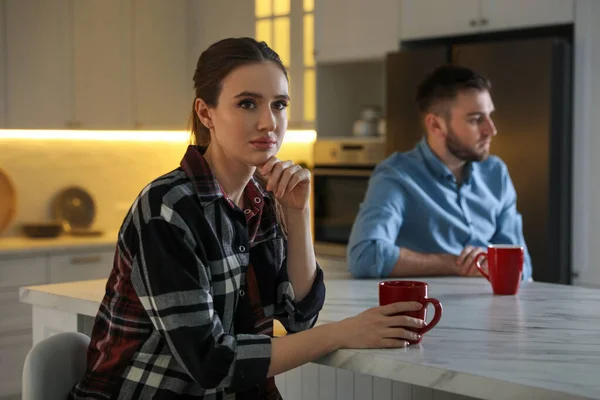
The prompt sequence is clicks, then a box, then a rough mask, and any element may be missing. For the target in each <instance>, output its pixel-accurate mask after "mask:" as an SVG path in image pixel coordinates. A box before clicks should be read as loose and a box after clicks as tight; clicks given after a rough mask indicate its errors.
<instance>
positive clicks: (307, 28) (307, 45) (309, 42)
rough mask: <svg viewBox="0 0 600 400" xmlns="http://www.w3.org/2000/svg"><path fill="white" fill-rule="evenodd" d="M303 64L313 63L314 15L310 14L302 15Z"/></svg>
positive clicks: (307, 65)
mask: <svg viewBox="0 0 600 400" xmlns="http://www.w3.org/2000/svg"><path fill="white" fill-rule="evenodd" d="M303 29H304V32H303V33H304V66H305V67H314V65H315V17H314V15H312V14H305V15H304V27H303Z"/></svg>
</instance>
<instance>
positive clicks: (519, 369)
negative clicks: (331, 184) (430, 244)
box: [21, 271, 600, 399]
mask: <svg viewBox="0 0 600 400" xmlns="http://www.w3.org/2000/svg"><path fill="white" fill-rule="evenodd" d="M326 276H327V278H326V286H327V299H326V303H325V307H324V309H323V311H322V312H321V315H320V319H319V322H318V324H324V323H328V322H334V321H339V320H341V319H343V318H346V317H351V316H354V315H356V314H358V313H360V312H361V311H363V310H366V309H367V308H369V307H372V306H376V305H377V304H378V295H377V283H378V281H377V280H352V279H348V278H347V276H346V274H344V273H343V272H339V271H338V272H335V273H328V271H326ZM418 280H424V281H427V282H428V283H429V295H430V297H435V298H437V299H439V300H440V301H441V302H442V305H443V308H444V314H443V317H442V319H441V321H440V323H439V324H438V326H437V327H436V328H434V329H433V330H431V331H430V332H428V333H427V334H426V335H425V337H424V339H423V342H422V343H421V344H420V345H417V346H411V347H409V348H407V349H393V350H388V349H377V350H354V349H344V350H340V351H337V352H335V353H332V354H329V355H327V356H325V357H322V358H321V359H319V360H317V361H316V362H317V363H318V364H322V365H327V366H331V367H335V368H342V369H346V370H350V371H354V372H358V373H362V374H368V375H372V376H376V377H379V378H385V379H391V380H394V381H398V382H404V383H410V384H413V385H418V386H423V387H428V388H432V389H436V390H443V391H446V392H451V393H456V394H459V395H465V396H472V397H475V398H483V399H583V398H596V399H600V307H599V306H598V305H599V304H600V290H596V289H587V288H580V287H573V286H563V285H550V284H543V283H537V282H531V283H524V284H523V286H522V287H521V290H520V292H519V294H518V295H516V296H494V295H493V294H492V290H491V287H490V285H489V283H488V282H487V281H486V280H484V279H483V278H450V277H448V278H418ZM104 285H105V281H104V280H99V281H87V282H80V283H70V284H62V286H60V287H59V285H43V286H38V287H30V288H23V289H21V301H23V302H26V303H31V304H37V305H40V306H44V305H45V304H46V305H48V304H51V307H53V308H58V309H68V310H69V311H70V312H78V313H81V314H84V315H95V313H91V312H90V311H91V310H92V309H93V308H94V307H93V305H95V307H96V309H97V304H98V303H99V301H100V300H101V297H102V295H103V293H104ZM67 303H69V304H67ZM78 304H79V305H78ZM432 311H433V310H432ZM429 318H430V317H429Z"/></svg>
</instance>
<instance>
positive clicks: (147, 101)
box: [132, 0, 194, 130]
mask: <svg viewBox="0 0 600 400" xmlns="http://www.w3.org/2000/svg"><path fill="white" fill-rule="evenodd" d="M133 6H134V12H133V15H134V22H133V25H134V29H133V44H134V46H133V64H134V66H133V75H132V76H133V85H132V87H133V107H134V120H135V128H137V129H164V130H177V129H179V130H181V129H185V128H186V126H187V122H188V119H189V114H190V113H191V111H192V100H193V93H194V92H193V81H192V75H189V74H188V71H189V68H188V66H187V62H188V60H187V52H188V47H187V46H188V41H187V25H186V23H185V22H186V18H187V8H186V7H187V0H169V1H164V0H134V1H133Z"/></svg>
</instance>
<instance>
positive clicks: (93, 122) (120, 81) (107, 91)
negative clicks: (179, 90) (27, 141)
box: [67, 0, 132, 129]
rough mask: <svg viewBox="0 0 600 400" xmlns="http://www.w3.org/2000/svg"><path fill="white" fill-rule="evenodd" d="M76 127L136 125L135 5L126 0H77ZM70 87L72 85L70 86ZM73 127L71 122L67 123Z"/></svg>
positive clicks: (72, 37)
mask: <svg viewBox="0 0 600 400" xmlns="http://www.w3.org/2000/svg"><path fill="white" fill-rule="evenodd" d="M72 5H73V14H72V15H73V22H72V23H73V29H72V30H71V31H70V35H69V38H68V40H69V41H70V42H72V44H73V46H72V48H73V56H72V60H73V64H72V75H71V76H72V80H71V82H68V84H70V85H71V86H72V89H71V90H72V92H71V93H72V95H73V99H72V102H71V103H72V105H73V119H72V123H71V124H70V125H71V127H73V128H82V129H127V128H129V127H130V126H131V101H132V97H131V90H130V81H131V55H130V54H131V35H130V30H131V23H130V15H131V7H130V4H129V2H127V1H122V0H91V1H90V0H87V1H74V2H72ZM67 87H68V86H67ZM67 127H69V124H67Z"/></svg>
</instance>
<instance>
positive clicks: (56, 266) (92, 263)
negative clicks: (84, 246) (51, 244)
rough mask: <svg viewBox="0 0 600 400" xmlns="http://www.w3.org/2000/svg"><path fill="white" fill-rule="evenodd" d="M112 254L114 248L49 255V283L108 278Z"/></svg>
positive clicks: (112, 258)
mask: <svg viewBox="0 0 600 400" xmlns="http://www.w3.org/2000/svg"><path fill="white" fill-rule="evenodd" d="M114 255H115V252H114V250H109V251H97V252H94V251H86V252H76V253H69V254H56V255H51V256H50V257H49V259H48V271H49V278H50V283H63V282H72V281H85V280H90V279H103V278H108V275H109V274H110V271H111V269H112V267H113V260H114Z"/></svg>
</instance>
